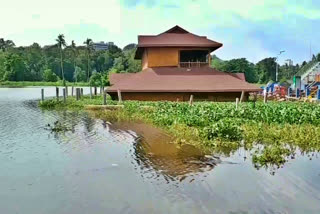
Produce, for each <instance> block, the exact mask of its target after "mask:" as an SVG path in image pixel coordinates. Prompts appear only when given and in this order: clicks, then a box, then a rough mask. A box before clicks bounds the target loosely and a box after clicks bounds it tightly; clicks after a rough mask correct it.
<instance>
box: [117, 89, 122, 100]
mask: <svg viewBox="0 0 320 214" xmlns="http://www.w3.org/2000/svg"><path fill="white" fill-rule="evenodd" d="M117 92H118V100H119V103H121V102H122V97H121V91H120V89H118V91H117Z"/></svg>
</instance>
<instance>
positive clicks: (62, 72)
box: [60, 48, 66, 86]
mask: <svg viewBox="0 0 320 214" xmlns="http://www.w3.org/2000/svg"><path fill="white" fill-rule="evenodd" d="M60 63H61V75H62V81H63V86H66V81H65V79H64V71H63V59H62V48H60Z"/></svg>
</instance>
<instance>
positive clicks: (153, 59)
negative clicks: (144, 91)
mask: <svg viewBox="0 0 320 214" xmlns="http://www.w3.org/2000/svg"><path fill="white" fill-rule="evenodd" d="M145 52H146V51H145ZM147 55H148V56H147V58H148V59H147V60H148V66H149V67H150V68H152V67H164V66H178V65H179V49H178V48H148V49H147Z"/></svg>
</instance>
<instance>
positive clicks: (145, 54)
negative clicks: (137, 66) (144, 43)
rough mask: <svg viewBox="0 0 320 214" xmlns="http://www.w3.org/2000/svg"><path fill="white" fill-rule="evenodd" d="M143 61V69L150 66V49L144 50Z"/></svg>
mask: <svg viewBox="0 0 320 214" xmlns="http://www.w3.org/2000/svg"><path fill="white" fill-rule="evenodd" d="M141 63H142V65H141V66H142V70H143V69H146V68H148V49H146V50H145V51H144V52H143V55H142V60H141Z"/></svg>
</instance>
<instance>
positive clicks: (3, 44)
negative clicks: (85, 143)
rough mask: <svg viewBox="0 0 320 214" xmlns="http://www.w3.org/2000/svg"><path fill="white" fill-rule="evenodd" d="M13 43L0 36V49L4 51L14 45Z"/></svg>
mask: <svg viewBox="0 0 320 214" xmlns="http://www.w3.org/2000/svg"><path fill="white" fill-rule="evenodd" d="M14 46H15V44H14V43H13V41H11V40H4V39H3V38H0V50H2V51H3V52H4V51H6V50H7V49H8V48H12V47H14Z"/></svg>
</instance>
